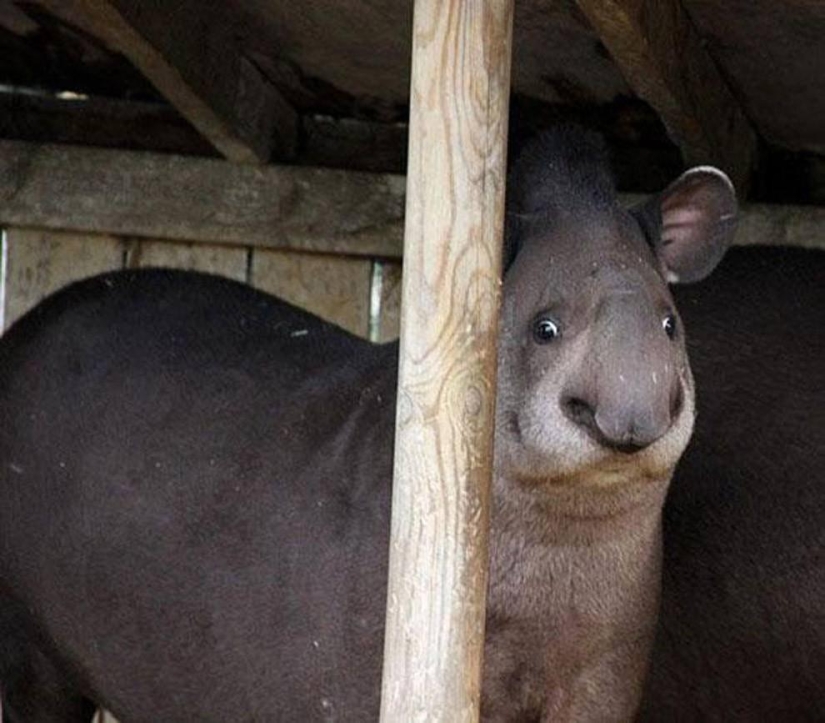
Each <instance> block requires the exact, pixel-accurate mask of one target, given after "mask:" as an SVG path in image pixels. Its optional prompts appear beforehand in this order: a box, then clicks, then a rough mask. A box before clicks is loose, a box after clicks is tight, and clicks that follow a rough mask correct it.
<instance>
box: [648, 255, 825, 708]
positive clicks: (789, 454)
mask: <svg viewBox="0 0 825 723" xmlns="http://www.w3.org/2000/svg"><path fill="white" fill-rule="evenodd" d="M676 297H677V301H678V303H679V309H680V311H681V314H682V317H683V319H684V320H685V324H686V325H687V326H688V327H689V329H690V336H689V337H688V347H689V352H690V358H691V367H692V369H693V374H694V377H695V379H696V387H697V390H698V391H697V394H698V398H697V408H698V415H697V421H696V426H695V429H694V436H693V439H692V441H691V443H690V445H689V447H688V450H687V452H686V453H685V455H684V456H683V458H682V460H681V462H680V463H679V466H678V467H677V470H676V474H675V476H674V479H673V483H672V485H671V489H670V492H669V496H668V501H667V503H666V505H665V510H664V526H665V529H664V533H665V545H664V547H665V559H664V565H663V573H664V578H663V589H662V610H661V613H660V629H659V635H658V638H657V641H656V645H655V648H654V653H653V657H652V661H651V665H650V675H649V681H648V687H647V693H646V695H645V698H644V702H643V706H642V712H641V715H640V720H644V721H666V720H678V721H696V722H697V723H698V722H699V721H702V722H703V723H705V722H707V721H720V722H721V721H726V722H727V721H748V722H749V723H753V722H755V721H764V722H765V723H767V722H768V721H770V722H771V723H776V722H778V721H794V722H798V721H814V720H820V721H821V720H822V716H823V711H825V253H823V252H821V251H806V250H802V249H766V248H744V249H734V250H732V251H731V252H729V254H728V257H727V258H726V259H725V260H724V261H723V263H722V264H721V266H720V268H719V269H718V270H717V271H716V273H715V274H714V276H712V277H711V278H709V279H708V280H706V281H704V282H703V283H701V284H697V285H695V286H689V287H684V288H681V289H678V290H676Z"/></svg>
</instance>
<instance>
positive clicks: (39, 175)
mask: <svg viewBox="0 0 825 723" xmlns="http://www.w3.org/2000/svg"><path fill="white" fill-rule="evenodd" d="M641 198H642V197H641V196H638V195H624V196H622V200H623V201H624V202H625V203H627V204H632V203H634V202H636V201H638V200H640V199H641ZM403 215H404V178H403V177H402V176H397V175H392V174H367V173H358V172H352V171H335V170H325V169H316V168H294V167H286V166H284V167H279V166H270V167H267V168H247V167H242V166H236V165H234V164H231V163H227V162H225V161H220V160H216V159H203V158H186V157H180V156H171V155H159V154H153V153H134V152H129V151H112V150H100V149H91V148H77V147H72V146H59V145H39V144H33V143H21V142H16V141H0V226H3V225H5V226H25V227H42V228H49V229H65V230H71V231H77V232H89V233H103V234H111V235H115V236H141V237H147V238H150V239H165V240H180V241H193V240H194V241H198V242H202V243H217V244H224V245H225V244H239V245H242V246H257V247H265V248H279V249H301V250H307V251H318V252H321V253H330V254H345V255H355V256H374V257H380V258H387V259H398V258H400V257H401V251H402V238H403V227H402V219H403ZM752 219H753V220H752ZM736 243H737V244H754V245H771V244H782V243H793V244H801V245H805V246H811V247H818V248H825V208H823V207H821V206H788V205H746V206H744V207H743V209H742V222H741V229H740V231H739V233H738V234H737V238H736Z"/></svg>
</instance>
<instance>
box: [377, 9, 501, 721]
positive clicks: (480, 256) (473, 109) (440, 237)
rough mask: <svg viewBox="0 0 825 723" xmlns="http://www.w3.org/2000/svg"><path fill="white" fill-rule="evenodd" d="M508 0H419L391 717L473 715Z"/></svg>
mask: <svg viewBox="0 0 825 723" xmlns="http://www.w3.org/2000/svg"><path fill="white" fill-rule="evenodd" d="M512 14H513V2H512V0H487V1H485V2H478V1H477V0H418V1H417V2H416V4H415V14H414V21H413V71H412V89H411V117H410V152H409V165H408V172H407V210H406V226H405V236H404V257H405V261H404V263H405V267H404V277H403V282H402V307H401V349H400V361H399V395H398V412H397V420H396V439H395V472H394V475H395V476H394V486H393V502H392V539H391V544H390V570H389V592H388V602H387V627H386V639H385V649H384V679H383V687H382V701H381V721H382V723H402V722H403V723H409V721H421V722H424V721H445V722H449V723H462V722H465V721H466V722H469V721H475V720H477V719H478V712H479V704H480V688H481V665H482V652H483V646H484V612H485V597H486V586H487V558H488V550H487V536H488V527H489V498H490V481H491V474H492V453H493V418H494V405H495V369H496V352H495V348H496V334H497V326H498V308H499V286H500V285H499V276H500V266H501V236H502V227H503V219H504V182H505V173H506V172H505V165H506V163H505V160H506V159H505V154H506V138H507V107H508V96H509V87H510V51H511V47H510V46H511V36H512Z"/></svg>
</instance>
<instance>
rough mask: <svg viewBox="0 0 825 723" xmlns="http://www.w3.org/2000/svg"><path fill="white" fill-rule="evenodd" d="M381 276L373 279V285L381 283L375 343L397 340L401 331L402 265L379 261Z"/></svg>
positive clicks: (378, 290)
mask: <svg viewBox="0 0 825 723" xmlns="http://www.w3.org/2000/svg"><path fill="white" fill-rule="evenodd" d="M376 263H377V264H379V266H380V275H377V279H376V276H375V275H374V277H373V279H374V280H373V283H376V280H377V281H378V283H380V286H379V288H378V289H377V293H378V309H377V310H376V313H377V319H376V328H375V334H374V337H373V341H377V342H379V343H384V342H388V341H392V340H393V339H397V338H398V335H399V334H400V330H401V264H399V263H395V262H393V261H378V262H376Z"/></svg>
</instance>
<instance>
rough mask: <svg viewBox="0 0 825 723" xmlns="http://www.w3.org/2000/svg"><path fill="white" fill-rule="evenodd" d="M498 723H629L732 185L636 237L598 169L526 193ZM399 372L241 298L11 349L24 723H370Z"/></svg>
mask: <svg viewBox="0 0 825 723" xmlns="http://www.w3.org/2000/svg"><path fill="white" fill-rule="evenodd" d="M508 199H509V200H508V229H507V238H506V259H505V262H506V273H505V275H504V280H503V291H502V299H503V301H502V311H501V334H500V342H499V350H498V380H497V383H498V394H497V405H496V410H497V411H496V422H495V453H494V457H495V463H494V469H493V509H492V513H491V516H492V520H491V526H492V527H491V536H492V539H491V553H490V555H491V560H490V584H489V592H488V603H487V622H486V645H485V662H484V671H483V683H482V687H483V695H482V701H481V708H482V718H483V720H484V721H488V722H493V721H495V722H504V721H518V722H524V723H528V722H529V723H533V722H539V723H547V722H549V721H579V722H580V721H591V720H592V721H595V720H598V721H611V720H615V721H619V720H629V719H631V718H632V716H633V714H634V711H635V710H636V708H637V706H638V702H639V698H640V695H641V691H642V684H643V679H644V676H645V673H646V670H647V661H648V657H649V651H650V647H651V645H652V642H653V637H654V634H655V625H656V610H657V607H658V603H659V588H660V578H661V510H662V505H663V501H664V498H665V493H666V490H667V487H668V483H669V480H670V478H671V476H672V472H673V469H674V466H675V465H676V463H677V461H678V459H679V456H680V455H681V453H682V452H683V450H684V449H685V446H686V444H687V443H688V439H689V437H690V434H691V429H692V426H693V421H694V410H695V407H694V385H693V381H692V377H691V372H690V367H689V365H688V360H687V356H686V351H685V333H686V332H685V329H684V328H683V324H682V321H681V318H680V316H679V313H678V311H677V309H676V307H675V305H674V301H673V298H672V296H671V293H670V291H669V287H668V284H669V283H677V282H690V281H695V280H698V279H701V278H703V277H704V276H706V275H707V274H708V273H709V272H710V271H711V270H712V269H713V268H714V266H715V265H716V264H717V263H718V261H719V260H720V258H721V257H722V255H723V254H724V251H725V249H726V247H727V245H728V244H729V242H730V238H731V235H732V233H733V230H734V228H735V225H736V216H737V203H736V198H735V194H734V191H733V188H732V186H731V184H730V182H729V181H728V179H727V178H726V177H725V175H724V174H723V173H721V172H720V171H718V170H715V169H712V168H708V167H699V168H695V169H691V170H689V171H687V172H686V173H685V174H684V175H682V176H681V177H680V178H678V179H676V180H675V181H674V182H673V183H672V184H671V185H670V186H669V187H667V188H666V189H664V191H662V192H661V193H660V194H658V195H657V196H655V197H653V198H651V199H650V200H649V201H648V202H646V203H644V204H642V205H641V206H639V207H637V208H635V209H632V210H626V209H625V208H624V207H623V206H622V205H621V204H620V203H619V202H618V201H617V198H616V195H615V191H614V187H613V182H612V179H611V176H610V173H609V170H608V167H607V164H606V162H605V160H604V153H603V151H602V149H601V147H600V144H599V142H597V141H596V140H594V139H593V138H592V137H591V136H589V135H587V134H585V133H582V132H579V131H575V130H570V129H562V130H557V131H554V132H551V133H548V134H546V135H544V136H542V137H541V138H539V139H538V140H537V141H536V142H535V143H533V144H532V145H529V146H528V147H527V148H526V149H525V150H524V151H523V153H522V156H521V160H520V161H519V162H518V163H517V164H516V165H515V169H514V172H513V175H512V178H511V180H510V181H509V192H508ZM396 363H397V346H396V345H394V344H391V345H371V344H369V343H367V342H365V341H362V340H359V339H357V338H355V337H353V336H350V335H348V334H347V333H345V332H343V331H342V330H340V329H338V328H336V327H334V326H332V325H330V324H328V323H326V322H324V321H322V320H320V319H318V318H315V317H313V316H311V315H309V314H307V313H305V312H303V311H300V310H298V309H296V308H293V307H291V306H289V305H288V304H286V303H284V302H282V301H279V300H277V299H275V298H272V297H270V296H267V295H265V294H263V293H260V292H258V291H255V290H252V289H250V288H248V287H245V286H243V285H240V284H237V283H234V282H231V281H228V280H223V279H219V278H215V277H210V276H204V275H198V274H194V273H184V272H173V271H164V270H149V271H126V272H120V273H112V274H107V275H103V276H99V277H96V278H93V279H91V280H87V281H82V282H79V283H77V284H74V285H72V286H70V287H68V288H66V289H65V290H63V291H60V292H58V293H57V294H56V295H54V296H52V297H50V298H49V299H48V300H46V301H44V302H43V303H41V304H40V305H38V306H37V307H36V308H35V309H34V310H33V311H31V312H30V313H29V314H27V315H26V316H25V317H24V318H22V319H21V320H20V321H18V322H17V323H16V324H15V325H14V326H13V327H12V328H11V329H10V330H9V331H8V332H7V334H6V335H5V337H4V338H3V339H2V340H0V415H2V416H0V688H2V701H3V710H4V716H5V720H6V721H7V723H20V722H22V721H25V722H26V723H58V722H59V723H70V722H72V723H74V722H75V721H77V722H79V721H88V720H89V718H90V716H91V715H92V711H93V710H94V708H95V706H97V705H100V706H105V707H106V708H108V709H110V710H112V711H113V713H114V714H115V715H116V716H117V717H118V718H119V719H120V720H121V721H122V723H136V722H141V721H146V722H149V721H161V720H167V721H185V720H193V721H194V720H197V721H230V720H236V721H241V720H243V721H359V722H360V721H369V720H376V719H377V716H378V705H379V691H380V674H381V659H382V641H383V625H384V609H385V597H386V576H387V549H388V534H389V532H388V530H389V523H388V519H389V504H390V503H389V500H390V487H391V470H392V454H393V452H392V438H393V428H394V420H395V398H396V385H397V373H396Z"/></svg>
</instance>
